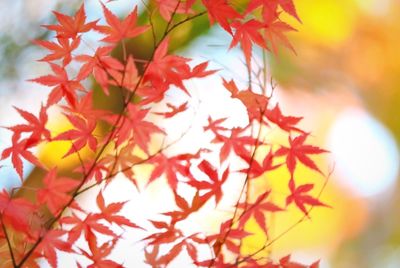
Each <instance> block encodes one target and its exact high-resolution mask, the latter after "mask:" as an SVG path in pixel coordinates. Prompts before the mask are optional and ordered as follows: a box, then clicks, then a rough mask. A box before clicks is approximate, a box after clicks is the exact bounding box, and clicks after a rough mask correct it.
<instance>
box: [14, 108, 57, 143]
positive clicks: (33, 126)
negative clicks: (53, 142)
mask: <svg viewBox="0 0 400 268" xmlns="http://www.w3.org/2000/svg"><path fill="white" fill-rule="evenodd" d="M14 108H15V109H16V110H17V112H18V113H19V114H20V115H21V116H22V117H23V118H24V119H25V120H26V121H27V124H18V125H15V126H12V127H8V128H7V129H9V130H11V131H13V132H14V133H15V134H20V133H24V132H31V134H30V136H29V138H27V142H26V147H30V146H32V145H35V144H37V143H38V142H40V141H41V139H42V136H44V138H45V139H46V140H50V139H51V134H50V131H49V130H48V129H47V128H46V124H47V119H48V116H47V109H46V107H44V106H43V105H42V107H41V108H40V112H39V116H38V117H36V116H34V115H33V114H31V113H30V112H27V111H24V110H22V109H20V108H17V107H14Z"/></svg>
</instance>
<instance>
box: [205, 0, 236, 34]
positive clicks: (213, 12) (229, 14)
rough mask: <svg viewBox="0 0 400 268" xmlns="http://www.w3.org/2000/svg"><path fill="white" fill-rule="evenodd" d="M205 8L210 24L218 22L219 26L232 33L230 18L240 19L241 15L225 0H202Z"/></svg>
mask: <svg viewBox="0 0 400 268" xmlns="http://www.w3.org/2000/svg"><path fill="white" fill-rule="evenodd" d="M202 3H203V4H204V6H205V7H206V8H207V11H208V18H209V20H210V25H212V24H213V23H214V22H218V23H219V24H220V25H221V27H222V28H223V29H224V30H225V31H227V32H228V33H230V34H232V30H231V26H230V22H229V21H230V20H235V19H240V18H241V15H240V14H239V13H238V12H237V11H236V10H234V9H233V8H232V7H231V6H230V5H229V4H228V2H227V1H226V0H202Z"/></svg>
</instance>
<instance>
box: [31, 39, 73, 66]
mask: <svg viewBox="0 0 400 268" xmlns="http://www.w3.org/2000/svg"><path fill="white" fill-rule="evenodd" d="M57 40H58V44H57V43H55V42H50V41H42V40H36V41H34V42H35V44H37V45H39V46H42V47H44V48H47V49H48V50H51V51H52V53H51V54H48V55H47V56H45V57H44V58H42V59H40V61H46V62H50V61H55V60H60V59H62V60H63V61H62V63H63V66H66V65H68V64H69V63H70V62H71V60H72V56H71V53H72V52H73V51H74V50H75V49H77V48H78V46H79V44H80V41H81V39H80V38H79V37H78V38H76V39H74V40H72V41H71V42H70V41H69V39H68V38H60V37H59V38H58V39H57Z"/></svg>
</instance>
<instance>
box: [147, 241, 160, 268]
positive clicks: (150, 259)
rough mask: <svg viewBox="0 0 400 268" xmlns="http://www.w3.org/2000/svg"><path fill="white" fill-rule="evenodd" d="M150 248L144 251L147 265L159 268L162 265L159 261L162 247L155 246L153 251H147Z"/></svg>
mask: <svg viewBox="0 0 400 268" xmlns="http://www.w3.org/2000/svg"><path fill="white" fill-rule="evenodd" d="M147 248H148V247H146V248H145V249H144V257H145V261H144V262H145V263H146V264H148V265H151V267H155V268H158V267H160V266H161V263H160V262H159V261H158V258H157V256H158V254H159V252H160V245H154V246H153V248H152V250H151V251H150V250H147Z"/></svg>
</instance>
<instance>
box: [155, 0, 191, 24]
mask: <svg viewBox="0 0 400 268" xmlns="http://www.w3.org/2000/svg"><path fill="white" fill-rule="evenodd" d="M194 2H195V1H194V0H190V1H186V2H183V1H182V0H155V4H156V5H157V7H158V11H159V12H160V15H161V17H163V18H164V19H165V20H166V21H170V20H171V18H172V15H173V14H190V13H193V10H192V9H191V6H192V5H193V4H194Z"/></svg>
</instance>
